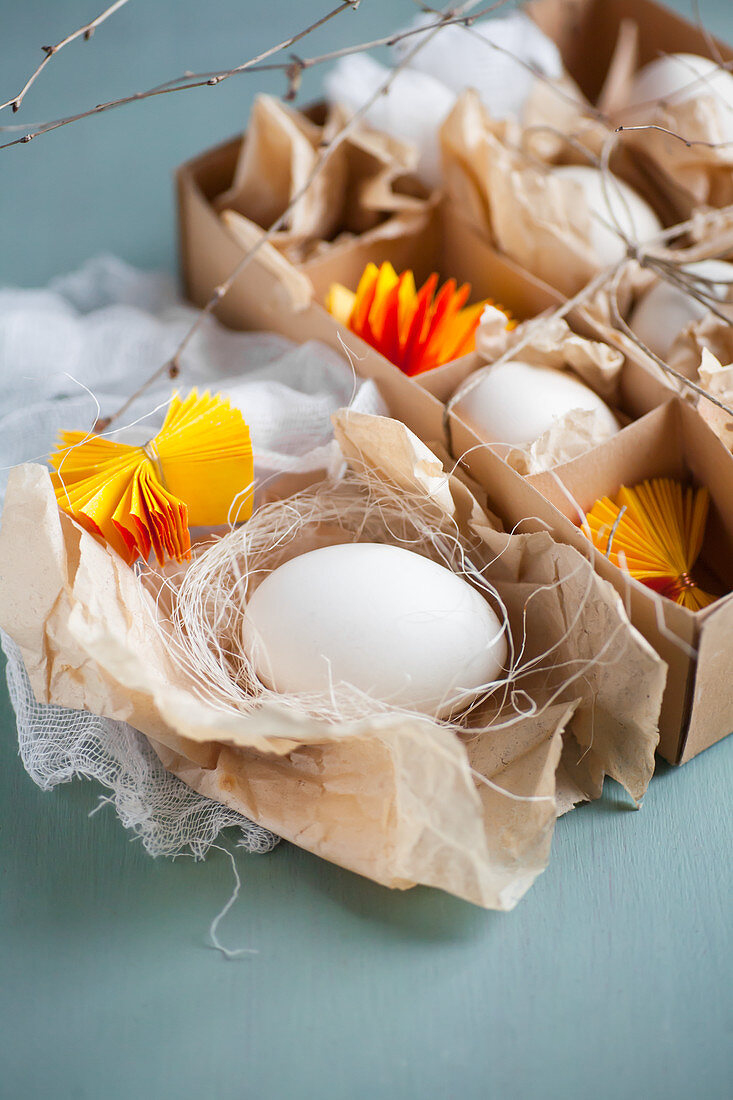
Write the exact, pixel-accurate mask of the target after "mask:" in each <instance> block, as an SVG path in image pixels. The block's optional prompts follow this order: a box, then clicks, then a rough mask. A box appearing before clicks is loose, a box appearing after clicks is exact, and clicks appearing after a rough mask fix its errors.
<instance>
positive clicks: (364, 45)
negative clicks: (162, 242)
mask: <svg viewBox="0 0 733 1100" xmlns="http://www.w3.org/2000/svg"><path fill="white" fill-rule="evenodd" d="M474 2H476V0H474ZM508 2H509V0H495V2H494V3H493V4H490V5H489V6H487V7H485V8H482V9H481V11H478V12H476V13H475V14H473V15H470V16H466V15H456V16H452V17H451V18H450V19H442V20H437V21H436V22H435V23H433V24H429V25H428V26H427V27H419V28H414V27H413V28H410V29H409V30H406V31H401V32H396V33H393V34H391V35H388V36H386V37H384V38H378V39H373V40H372V41H371V42H361V43H358V44H357V45H354V46H348V47H346V48H345V49H342V50H332V51H331V52H330V53H325V54H320V55H319V56H317V57H310V58H302V59H301V58H292V57H291V59H290V60H289V61H285V62H275V63H270V64H266V65H263V64H261V61H262V60H263V59H264V58H267V57H270V56H271V55H272V54H274V53H277V52H278V51H281V50H284V49H287V48H288V47H290V46H292V45H293V44H294V43H295V42H298V41H299V40H300V39H301V38H304V37H305V36H306V35H307V34H310V32H311V31H312V30H315V29H316V28H317V27H320V26H322V24H323V23H325V22H327V21H328V20H329V19H332V18H333V17H334V16H335V15H338V14H339V13H340V12H342V11H346V10H347V9H351V10H356V8H357V6H358V4H359V3H360V0H342V2H341V3H340V4H339V6H338V7H337V8H334V9H333V11H330V12H328V14H327V15H326V16H324V17H322V18H321V19H319V20H317V22H315V23H313V24H312V25H311V26H309V27H306V29H305V30H303V31H300V32H299V33H298V34H295V35H292V36H291V37H290V38H287V39H285V41H284V42H281V43H279V44H278V45H277V46H273V47H271V48H270V49H269V50H266V51H264V53H261V54H258V55H257V56H256V57H253V58H250V60H249V61H245V62H243V63H242V64H241V65H237V66H235V67H234V68H232V69H223V70H220V71H218V72H208V73H194V72H190V73H186V74H185V75H184V76H181V77H175V78H174V79H172V80H167V81H165V82H164V83H162V84H157V85H156V86H155V87H154V88H149V89H148V90H147V91H144V92H133V93H132V94H131V95H127V96H122V97H121V98H120V99H112V100H109V101H108V102H105V103H98V104H97V105H96V106H94V107H91V108H89V110H86V111H80V112H79V113H78V114H75V115H68V116H66V117H65V118H59V119H55V120H53V121H51V122H44V123H40V124H33V125H31V124H29V126H28V129H29V131H30V132H29V133H26V134H24V135H23V136H22V137H19V138H15V139H14V140H13V141H7V142H5V143H4V144H2V145H0V150H2V149H9V148H11V147H12V146H13V145H27V144H28V142H30V141H32V140H33V139H34V138H36V137H40V135H41V134H47V133H50V132H51V131H52V130H58V129H59V128H60V127H61V126H69V125H70V124H71V123H73V122H79V121H81V119H84V118H90V117H91V116H92V115H98V114H102V113H103V112H105V111H110V110H113V109H114V108H115V107H124V106H126V105H127V104H129V103H137V102H139V101H140V100H144V99H150V98H152V97H154V96H160V95H169V94H172V93H173V92H186V91H190V90H192V89H193V88H206V87H209V88H213V87H217V86H218V85H219V84H221V83H222V82H223V81H224V80H227V79H228V78H229V77H230V76H236V75H238V74H239V73H244V72H251V73H259V72H284V73H285V74H286V76H287V77H288V79H289V85H288V92H286V95H287V94H288V93H289V92H290V90H291V89H292V84H293V74H294V67H297V68H300V70H301V71H304V70H305V69H310V68H314V67H315V66H316V65H322V64H326V63H327V62H329V61H333V60H334V59H336V58H338V57H344V56H346V55H347V54H352V53H363V52H364V51H365V50H369V49H373V48H376V47H377V46H383V45H394V44H395V43H397V42H401V41H402V40H403V39H407V38H411V37H412V36H413V35H416V34H426V33H429V32H430V31H431V30H433V29H435V28H436V27H437V28H440V27H447V26H451V25H454V24H456V25H462V26H466V25H470V24H471V23H473V22H474V21H475V20H477V19H480V18H481V17H482V16H484V15H488V14H490V13H491V12H494V11H496V10H497V9H498V8H502V7H504V6H505V5H506V4H507V3H508ZM186 81H188V83H185V82H186ZM6 129H7V130H17V129H18V127H16V126H13V127H7V128H6V127H4V126H0V133H1V132H4V131H6Z"/></svg>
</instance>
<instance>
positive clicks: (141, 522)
mask: <svg viewBox="0 0 733 1100" xmlns="http://www.w3.org/2000/svg"><path fill="white" fill-rule="evenodd" d="M51 465H52V466H53V468H54V472H53V473H52V475H51V478H52V481H53V485H54V489H55V492H56V499H57V501H58V503H59V507H60V508H62V509H63V511H65V512H67V513H68V514H69V515H70V516H71V517H72V518H73V519H75V520H76V521H77V522H78V523H80V524H81V526H82V527H84V528H85V529H86V530H87V531H89V532H90V533H91V534H93V535H95V536H96V537H97V538H101V539H103V540H104V541H105V542H107V543H108V544H109V545H110V546H111V547H112V548H113V549H114V550H116V551H117V553H118V554H119V555H120V556H121V557H122V558H124V560H125V561H126V562H127V563H128V565H132V563H133V562H134V561H135V560H136V559H137V558H138V557H141V558H142V559H143V561H147V559H148V557H149V555H150V551H151V549H152V551H153V553H154V554H155V557H156V559H157V560H158V563H159V564H160V565H162V564H163V563H164V562H165V561H166V560H168V559H175V560H176V561H183V560H185V559H186V558H188V557H190V551H191V539H190V535H189V526H190V527H215V526H218V525H219V524H224V523H228V522H232V523H236V522H239V521H242V520H244V519H247V518H248V517H249V516H250V515H251V514H252V499H253V472H254V467H253V459H252V444H251V441H250V436H249V429H248V427H247V425H246V424H245V422H244V418H243V417H242V414H241V412H240V411H239V409H233V408H232V407H231V405H230V404H229V401H228V400H227V398H225V397H222V396H221V394H216V395H215V396H214V397H212V396H211V395H210V394H209V393H204V394H202V395H201V396H199V394H198V392H197V391H196V390H192V391H191V392H190V393H189V395H188V396H187V397H186V398H185V399H184V400H182V399H181V398H180V397H179V396H178V394H174V396H173V398H172V400H171V403H170V405H169V407H168V411H167V413H166V417H165V421H164V423H163V427H162V428H161V429H160V431H159V432H158V434H157V435H156V436H155V437H154V438H153V439H151V440H150V442H149V443H146V444H145V446H144V447H134V446H130V445H129V444H127V443H116V442H114V441H113V440H111V439H105V438H104V437H102V436H98V435H90V434H89V433H88V432H61V434H60V436H59V449H58V450H57V451H56V452H55V453H54V454H53V455H51Z"/></svg>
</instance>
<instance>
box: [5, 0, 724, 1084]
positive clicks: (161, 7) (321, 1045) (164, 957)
mask: <svg viewBox="0 0 733 1100" xmlns="http://www.w3.org/2000/svg"><path fill="white" fill-rule="evenodd" d="M686 6H687V5H685V4H683V3H682V2H680V3H679V4H678V7H679V8H680V9H681V10H684V9H685V8H686ZM100 7H101V5H100V4H98V3H92V0H84V2H81V0H67V2H66V3H64V4H54V3H52V2H51V0H27V2H25V3H23V4H16V5H13V6H11V5H10V4H9V3H8V2H7V0H3V2H2V3H0V28H1V29H0V56H2V61H3V63H2V66H0V85H1V88H0V97H2V98H4V95H5V93H8V94H10V93H11V92H12V91H14V90H15V88H16V85H19V84H20V83H21V78H23V76H24V74H25V73H26V72H27V70H28V69H29V66H30V65H31V63H32V62H33V61H34V59H35V57H36V56H37V52H38V46H39V45H40V44H41V43H45V42H46V41H56V40H57V39H58V38H59V37H60V36H61V34H62V33H63V32H64V31H66V30H68V29H69V27H75V26H77V25H79V24H80V23H81V22H82V20H83V19H84V18H89V17H91V16H93V15H94V14H96V13H97V11H98V9H99V8H100ZM322 7H325V5H321V4H318V3H316V2H315V0H307V2H301V3H299V4H296V3H295V2H294V0H270V2H268V3H267V4H264V5H263V4H260V3H254V2H251V0H250V2H248V3H242V2H240V3H237V2H236V0H212V3H210V4H208V5H206V6H203V5H200V4H199V3H196V2H195V0H179V2H178V3H173V2H172V0H166V2H163V0H159V2H158V3H157V4H147V5H145V4H142V3H139V2H137V3H136V2H135V0H132V2H131V3H130V4H129V5H128V7H127V8H126V9H125V10H124V11H123V12H121V13H120V14H119V15H118V16H116V17H115V19H114V21H112V22H110V24H109V25H108V27H107V28H106V29H104V30H100V31H99V32H98V35H97V37H96V38H95V40H94V42H93V44H92V45H89V46H78V47H72V48H71V49H70V50H69V51H68V52H67V53H66V54H65V55H61V56H60V57H59V58H57V59H56V61H55V62H54V63H53V64H52V65H51V66H50V67H49V69H48V71H47V73H46V74H45V75H44V77H43V78H42V81H40V82H39V85H38V88H37V90H36V91H35V92H34V93H33V95H29V97H28V101H27V105H26V108H25V110H27V112H28V115H29V117H30V116H32V117H33V118H34V119H36V118H37V119H39V120H41V119H44V118H46V117H49V116H51V115H55V114H57V113H58V112H59V110H63V111H66V110H67V109H68V110H74V109H76V108H79V107H83V106H86V105H88V104H89V103H91V102H94V101H97V100H100V99H103V98H105V99H106V98H109V97H111V96H113V95H116V94H122V93H124V92H126V91H128V90H130V89H137V88H142V87H145V86H148V85H149V84H151V83H153V82H155V81H156V80H157V79H159V78H160V77H162V76H165V75H170V76H174V75H176V74H177V73H178V72H180V71H182V70H183V69H185V68H191V69H194V68H203V69H206V68H210V67H215V68H218V67H220V66H221V65H227V64H234V63H236V62H237V61H239V60H241V58H243V57H245V56H249V55H251V54H252V53H253V52H254V51H255V50H257V49H259V48H262V46H264V45H267V44H269V43H271V42H272V41H275V40H276V39H277V38H278V36H280V35H281V33H282V32H284V31H286V30H289V29H291V28H292V27H294V26H295V24H296V22H298V23H303V24H304V23H305V22H306V16H307V13H308V12H311V11H312V12H313V13H316V12H318V11H319V10H320V9H321V8H322ZM702 7H703V14H704V16H705V18H706V21H707V23H708V25H709V26H711V27H712V28H713V29H714V30H716V31H717V32H718V33H720V34H722V35H726V36H727V37H728V38H733V14H732V13H731V6H730V3H729V0H716V2H715V3H713V2H712V0H707V3H705V2H704V3H703V5H702ZM412 10H413V8H412V5H411V4H410V3H408V2H407V0H402V2H401V3H400V4H396V3H394V2H391V3H390V2H389V0H363V3H362V8H361V10H360V12H359V13H358V15H353V14H352V13H348V12H347V13H345V14H344V15H342V16H340V17H339V19H338V20H334V22H333V24H331V26H330V27H329V28H327V29H325V31H324V32H322V33H321V34H320V36H319V38H318V40H317V41H318V44H319V47H321V48H323V49H326V48H331V47H334V46H336V45H338V44H340V43H341V42H342V41H343V38H342V36H343V35H344V34H346V33H348V35H349V36H350V37H351V38H353V37H356V35H357V33H358V35H359V36H360V37H361V36H366V35H371V34H373V33H379V32H380V31H381V30H382V29H383V28H385V27H387V28H390V27H391V26H392V25H393V24H394V23H395V22H397V21H398V17H400V16H401V17H402V18H404V19H405V20H407V19H408V18H409V17H410V16H411V14H412ZM357 20H358V23H357V22H356V21H357ZM339 21H341V24H340V22H339ZM349 21H351V24H350V25H348V24H349ZM344 23H346V24H347V27H346V28H345V29H344V27H343V24H344ZM72 51H73V52H72ZM304 52H305V51H304ZM263 83H264V82H262V81H261V80H260V79H259V78H258V79H257V80H255V78H252V77H242V78H240V79H239V80H238V81H235V80H233V81H230V82H229V83H228V84H227V85H224V86H222V87H220V88H219V89H205V90H203V91H201V92H186V93H182V94H181V95H179V96H169V97H166V98H165V99H163V100H159V101H154V102H153V103H150V104H146V105H133V106H132V107H129V108H124V109H122V110H120V111H117V112H113V113H111V114H110V115H109V116H108V118H106V119H100V118H93V119H90V120H88V121H86V122H84V123H81V124H79V126H77V127H69V128H67V129H66V130H62V131H61V132H59V133H56V134H51V135H48V136H47V137H44V138H40V139H38V140H37V141H36V142H33V143H32V144H31V145H30V146H27V147H21V148H20V149H15V150H10V151H8V152H5V153H3V154H2V159H1V160H0V170H1V171H2V177H1V178H2V188H1V190H0V227H1V228H0V234H1V239H2V248H1V249H0V279H1V280H2V281H3V282H6V283H7V282H11V283H24V284H31V285H32V284H40V283H42V282H44V281H45V280H46V279H47V278H49V277H50V276H53V275H54V274H57V273H60V272H62V271H66V270H69V269H70V268H72V267H73V266H74V265H75V264H77V263H79V262H81V261H83V260H84V259H86V258H87V257H88V256H90V255H93V254H95V253H98V252H100V251H111V252H115V253H117V254H119V255H121V256H123V257H124V258H126V259H128V260H130V261H131V262H134V263H137V264H141V265H149V266H152V265H156V266H169V267H172V266H173V264H174V262H175V258H174V257H175V251H174V239H175V238H174V215H173V208H172V202H171V172H172V169H173V168H174V166H175V165H176V164H177V163H178V162H179V161H181V160H183V159H184V158H186V157H187V156H189V155H191V154H193V153H194V152H196V151H198V150H199V149H201V148H203V147H204V146H206V145H208V144H212V143H213V142H215V141H217V140H219V139H220V138H223V137H225V136H227V135H229V134H231V133H234V132H236V131H237V130H238V129H241V127H242V125H243V123H244V120H245V119H246V116H247V112H248V109H249V103H250V100H251V95H252V93H253V90H254V89H255V86H257V87H258V88H259V87H262V86H263ZM264 86H266V87H267V88H269V89H270V90H278V88H279V85H278V82H277V80H276V79H271V80H268V81H267V82H266V84H264ZM315 91H316V84H315V82H313V81H312V82H311V83H310V85H309V86H307V88H306V94H309V93H314V92H315ZM0 729H1V730H2V737H1V738H0V826H1V833H0V842H1V845H2V886H1V890H2V897H1V909H0V922H1V923H0V927H1V929H2V939H1V943H2V946H1V947H0V956H1V958H2V964H1V965H2V971H1V973H0V983H1V988H2V993H1V994H0V996H1V998H2V1020H1V1021H0V1064H1V1066H2V1069H1V1071H0V1095H1V1096H2V1097H3V1098H5V1097H7V1098H8V1100H36V1098H46V1097H49V1098H51V1097H53V1098H56V1097H58V1098H61V1100H66V1098H85V1100H86V1098H89V1100H97V1098H102V1097H103V1098H105V1100H138V1098H154V1100H158V1098H168V1097H175V1098H179V1097H180V1098H182V1100H188V1098H193V1097H207V1098H208V1097H211V1098H217V1100H218V1098H222V1100H229V1098H231V1100H241V1098H248V1100H249V1098H252V1100H281V1098H293V1100H311V1098H313V1100H316V1098H319V1100H332V1098H334V1100H336V1098H338V1100H340V1098H342V1097H343V1098H346V1097H349V1098H350V1100H372V1098H374V1097H380V1098H390V1100H391V1098H412V1097H416V1098H417V1097H419V1098H421V1100H453V1098H465V1100H483V1098H489V1097H490V1098H494V1097H496V1098H500V1100H504V1098H509V1100H514V1098H518V1100H524V1098H535V1097H537V1098H541V1100H554V1098H558V1100H559V1098H561V1097H562V1098H568V1097H569V1098H575V1097H582V1096H586V1095H588V1096H592V1097H594V1098H595V1100H607V1098H608V1100H611V1098H612V1097H613V1098H615V1097H617V1096H622V1095H624V1094H633V1095H641V1096H644V1097H645V1098H656V1097H659V1098H666V1100H682V1098H683V1097H689V1096H695V1097H699V1098H701V1100H718V1098H720V1100H722V1098H727V1097H729V1096H730V1095H731V1094H732V1093H733V1074H732V1073H731V1055H730V1045H731V1044H730V1041H731V1030H732V1028H731V1025H732V1024H733V1013H732V1012H731V985H732V981H731V979H732V978H733V975H732V973H731V939H730V916H731V901H732V900H733V899H732V891H731V847H732V846H731V841H732V839H733V836H732V832H733V830H732V829H731V811H730V806H731V797H730V792H731V789H732V788H733V742H731V741H728V742H724V743H722V744H720V745H718V746H716V747H715V748H713V749H711V750H709V751H708V752H706V753H705V754H703V755H702V756H701V757H699V758H698V759H696V760H694V761H693V762H692V763H690V764H689V765H687V766H685V767H684V768H683V769H681V770H675V769H672V768H669V767H668V766H666V765H661V766H660V769H659V773H658V774H657V776H656V777H655V779H654V781H653V782H652V785H651V788H650V791H649V793H648V795H647V798H646V799H645V802H644V806H643V808H642V810H641V811H640V812H638V813H636V812H633V811H632V810H630V809H629V808H628V803H627V800H626V799H625V796H624V795H623V793H622V792H620V790H619V788H617V787H616V786H615V785H614V784H610V785H609V786H608V787H607V790H606V794H605V797H604V799H603V800H602V801H601V802H599V803H597V804H595V805H592V806H587V807H582V808H580V809H579V810H576V811H575V812H574V813H572V814H570V815H569V816H568V817H566V818H564V819H563V820H561V821H560V822H559V823H558V827H557V832H556V837H555V841H554V845H553V858H552V862H551V865H550V867H549V869H548V870H547V871H546V873H545V874H544V875H543V876H542V877H541V878H540V879H539V881H538V882H537V884H536V885H535V887H534V888H533V889H532V890H531V891H530V893H529V895H528V896H527V897H526V898H525V900H524V901H523V902H522V903H520V906H519V907H518V909H517V910H515V912H513V913H510V914H495V913H485V912H482V911H480V910H478V909H475V908H473V907H471V906H469V905H466V904H464V903H462V902H459V901H457V900H455V899H452V898H449V897H447V896H444V895H441V894H438V893H436V892H431V891H429V890H424V889H420V890H414V891H411V892H408V893H405V894H397V893H390V892H388V891H386V890H383V889H382V888H380V887H378V886H375V885H373V884H371V883H369V882H366V881H364V880H361V879H359V878H357V877H356V876H354V875H351V874H349V873H347V872H345V871H341V870H339V869H338V868H335V867H331V866H329V865H328V864H326V863H323V862H321V861H319V860H317V859H315V858H314V857H312V856H310V855H308V854H306V853H303V852H301V851H299V850H298V849H296V848H293V847H291V846H289V845H281V846H280V847H279V848H278V849H277V850H276V851H275V852H274V853H272V854H271V855H269V856H246V855H244V854H238V855H237V863H238V866H239V868H240V871H241V873H242V877H243V890H242V895H241V898H240V900H239V902H238V903H237V905H236V906H235V908H234V909H233V910H232V911H231V913H230V914H229V916H228V917H227V918H226V920H225V922H224V923H223V925H222V927H221V929H220V933H221V936H222V938H223V939H224V941H225V942H226V943H227V944H230V945H232V946H246V947H251V948H255V949H256V950H257V952H258V954H256V955H252V956H250V957H245V958H242V959H240V960H238V961H234V962H226V961H225V960H224V959H223V958H221V957H220V956H219V955H218V954H216V953H215V952H214V951H212V950H211V949H210V948H209V947H207V931H208V927H209V924H210V922H211V919H212V917H213V916H214V915H215V914H216V913H217V911H218V910H219V909H220V907H221V906H222V905H223V903H224V902H225V901H226V899H227V898H228V897H229V894H230V892H231V888H232V873H231V866H230V864H229V861H228V859H227V857H226V856H225V855H223V854H222V853H221V852H216V851H215V852H212V853H211V855H210V856H209V858H207V860H206V861H205V863H202V864H195V863H194V862H193V861H192V860H189V859H180V860H178V861H176V862H174V863H172V862H165V861H153V860H151V859H150V858H149V857H148V856H147V855H146V854H145V853H144V852H143V850H142V849H141V847H140V846H139V844H137V843H136V842H134V841H132V842H131V841H130V838H129V836H128V835H127V834H126V833H125V832H124V831H123V829H122V828H121V826H120V824H119V822H118V821H117V819H116V818H115V816H114V813H113V811H112V810H110V809H109V807H106V808H103V809H102V810H100V811H99V812H98V813H96V814H95V815H94V816H93V817H91V818H89V817H88V815H89V813H90V812H91V811H92V810H94V809H95V808H96V807H97V805H98V798H99V794H100V790H99V789H98V788H96V787H95V786H94V785H92V784H89V783H75V784H71V785H69V786H67V787H65V788H62V789H58V790H56V791H54V792H52V793H48V794H44V793H42V792H41V791H39V790H38V789H37V788H36V787H34V785H33V784H32V783H31V781H30V779H29V778H28V777H27V775H26V774H25V772H24V771H23V769H22V767H21V765H20V762H19V760H18V757H17V749H16V744H15V729H14V721H13V716H12V712H11V710H10V707H9V703H8V700H7V695H6V693H5V690H4V687H3V689H2V691H1V692H0ZM232 840H233V838H232ZM230 843H231V841H230Z"/></svg>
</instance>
